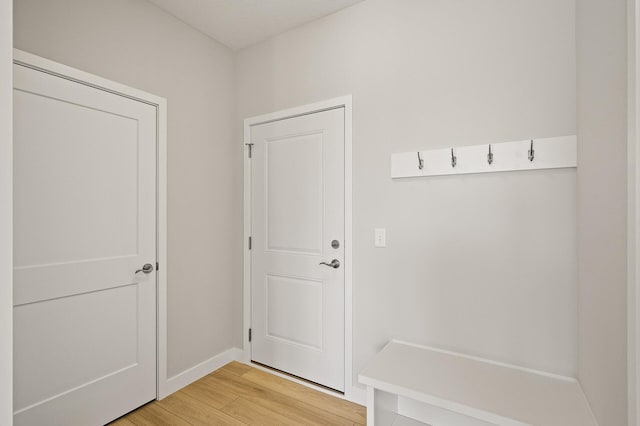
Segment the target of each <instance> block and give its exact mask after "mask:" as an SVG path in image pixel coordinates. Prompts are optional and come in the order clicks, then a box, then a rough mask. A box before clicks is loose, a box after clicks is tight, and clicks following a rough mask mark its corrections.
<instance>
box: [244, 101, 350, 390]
mask: <svg viewBox="0 0 640 426" xmlns="http://www.w3.org/2000/svg"><path fill="white" fill-rule="evenodd" d="M251 142H252V143H253V146H252V160H251V167H252V203H251V205H252V212H251V218H252V230H251V233H252V251H251V299H252V316H251V328H252V343H251V358H252V360H253V361H255V362H259V363H261V364H264V365H267V366H270V367H273V368H276V369H278V370H282V371H284V372H287V373H290V374H293V375H295V376H298V377H301V378H304V379H307V380H310V381H312V382H316V383H319V384H321V385H324V386H326V387H329V388H332V389H336V390H338V391H342V392H343V391H344V355H345V354H344V322H345V319H344V265H343V263H344V244H345V241H344V235H345V228H344V221H345V211H344V175H345V173H344V108H336V109H332V110H328V111H323V112H317V113H314V114H308V115H303V116H299V117H294V118H288V119H284V120H278V121H274V122H270V123H265V124H260V125H255V126H252V127H251Z"/></svg>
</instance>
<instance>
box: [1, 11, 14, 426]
mask: <svg viewBox="0 0 640 426" xmlns="http://www.w3.org/2000/svg"><path fill="white" fill-rule="evenodd" d="M12 8H13V2H12V0H0V424H1V425H7V426H9V425H11V423H12V421H13V398H12V393H13V364H12V357H13V338H12V336H13V303H12V301H13V295H12V293H13V278H12V273H13V258H12V251H13V222H12V216H13V184H12V181H13V172H12V158H13V154H12V148H13V136H12V134H11V130H12V127H13V119H12V110H13V103H12V98H13V79H12V69H13V65H12V62H13V51H12V48H13V46H12V40H13V34H12V28H13V22H12V20H11V16H12Z"/></svg>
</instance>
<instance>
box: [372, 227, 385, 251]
mask: <svg viewBox="0 0 640 426" xmlns="http://www.w3.org/2000/svg"><path fill="white" fill-rule="evenodd" d="M373 243H374V246H376V247H386V246H387V230H386V229H385V228H376V229H375V231H374V242H373Z"/></svg>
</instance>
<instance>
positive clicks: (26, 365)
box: [14, 65, 156, 426]
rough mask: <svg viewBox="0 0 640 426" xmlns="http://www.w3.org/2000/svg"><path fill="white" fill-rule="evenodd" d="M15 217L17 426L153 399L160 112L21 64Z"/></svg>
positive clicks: (88, 419) (104, 414) (74, 418)
mask: <svg viewBox="0 0 640 426" xmlns="http://www.w3.org/2000/svg"><path fill="white" fill-rule="evenodd" d="M14 216H15V217H14V423H15V425H65V426H68V425H83V426H84V425H101V424H104V423H106V422H109V421H111V420H113V419H115V418H117V417H119V416H121V415H122V414H124V413H126V412H128V411H131V410H132V409H134V408H136V407H138V406H140V405H142V404H144V403H146V402H148V401H150V400H152V399H154V398H155V397H156V273H155V265H156V109H155V107H154V106H151V105H148V104H145V103H142V102H139V101H136V100H132V99H129V98H126V97H123V96H120V95H117V94H114V93H109V92H107V91H103V90H100V89H97V88H94V87H91V86H89V85H86V84H82V83H78V82H75V81H71V80H69V79H66V78H62V77H59V76H55V75H51V74H48V73H46V72H43V71H38V70H34V69H31V68H28V67H26V66H22V65H14ZM145 264H148V265H147V266H146V268H145V269H144V270H141V269H143V265H145ZM140 270H141V271H140Z"/></svg>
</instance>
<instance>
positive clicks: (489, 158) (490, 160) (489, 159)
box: [487, 144, 493, 164]
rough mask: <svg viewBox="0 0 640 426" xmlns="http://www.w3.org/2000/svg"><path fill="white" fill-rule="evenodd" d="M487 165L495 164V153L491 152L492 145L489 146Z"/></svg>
mask: <svg viewBox="0 0 640 426" xmlns="http://www.w3.org/2000/svg"><path fill="white" fill-rule="evenodd" d="M487 163H489V164H491V163H493V152H491V144H489V153H488V154H487Z"/></svg>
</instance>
